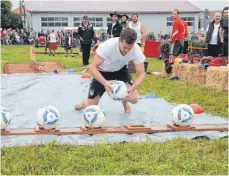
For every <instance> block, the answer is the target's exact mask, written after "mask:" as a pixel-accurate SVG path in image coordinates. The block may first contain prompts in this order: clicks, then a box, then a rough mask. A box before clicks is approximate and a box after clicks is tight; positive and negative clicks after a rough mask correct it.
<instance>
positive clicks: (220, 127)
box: [1, 123, 228, 136]
mask: <svg viewBox="0 0 229 176" xmlns="http://www.w3.org/2000/svg"><path fill="white" fill-rule="evenodd" d="M179 131H220V132H223V131H228V124H227V123H225V124H193V125H191V126H187V127H181V126H175V125H171V124H168V125H164V126H145V125H125V126H120V127H102V128H85V127H63V128H57V129H51V130H45V129H39V128H38V127H35V128H11V129H5V130H1V135H3V136H7V135H44V134H48V135H50V134H51V135H73V134H78V135H81V134H108V133H118V134H133V133H148V134H152V133H164V132H179Z"/></svg>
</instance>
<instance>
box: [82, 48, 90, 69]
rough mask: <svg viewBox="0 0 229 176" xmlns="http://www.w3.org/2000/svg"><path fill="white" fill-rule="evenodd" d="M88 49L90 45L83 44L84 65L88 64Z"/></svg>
mask: <svg viewBox="0 0 229 176" xmlns="http://www.w3.org/2000/svg"><path fill="white" fill-rule="evenodd" d="M90 50H91V45H90V44H89V45H88V44H87V45H85V48H84V52H83V57H84V65H88V64H89V58H90Z"/></svg>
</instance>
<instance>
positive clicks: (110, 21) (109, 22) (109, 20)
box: [107, 17, 112, 26]
mask: <svg viewBox="0 0 229 176" xmlns="http://www.w3.org/2000/svg"><path fill="white" fill-rule="evenodd" d="M109 24H112V18H110V17H108V18H107V26H108V25H109Z"/></svg>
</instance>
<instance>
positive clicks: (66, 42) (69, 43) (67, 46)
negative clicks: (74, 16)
mask: <svg viewBox="0 0 229 176" xmlns="http://www.w3.org/2000/svg"><path fill="white" fill-rule="evenodd" d="M72 47H73V42H72V37H71V32H70V31H68V32H67V35H66V36H65V40H64V49H65V51H66V53H65V57H68V50H70V51H71V55H72V57H74V55H73V52H72Z"/></svg>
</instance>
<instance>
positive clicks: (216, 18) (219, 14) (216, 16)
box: [214, 13, 222, 22]
mask: <svg viewBox="0 0 229 176" xmlns="http://www.w3.org/2000/svg"><path fill="white" fill-rule="evenodd" d="M221 18H222V15H221V13H216V14H215V15H214V19H215V21H216V22H219V21H220V20H221Z"/></svg>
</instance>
